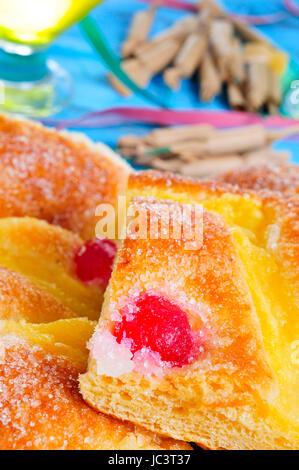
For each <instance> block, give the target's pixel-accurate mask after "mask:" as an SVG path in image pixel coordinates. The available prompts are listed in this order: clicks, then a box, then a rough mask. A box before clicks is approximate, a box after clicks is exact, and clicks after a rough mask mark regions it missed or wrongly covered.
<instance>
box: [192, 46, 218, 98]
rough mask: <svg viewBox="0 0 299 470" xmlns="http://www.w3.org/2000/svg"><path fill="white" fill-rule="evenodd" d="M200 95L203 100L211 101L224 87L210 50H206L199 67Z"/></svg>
mask: <svg viewBox="0 0 299 470" xmlns="http://www.w3.org/2000/svg"><path fill="white" fill-rule="evenodd" d="M198 78H199V84H200V88H199V90H200V91H199V96H200V99H201V100H202V101H211V100H212V99H213V98H215V96H216V95H218V94H219V93H220V91H221V87H222V79H221V76H220V73H219V72H218V69H217V67H216V64H215V62H214V59H213V57H212V56H211V54H210V51H206V53H205V54H204V56H203V59H202V62H201V65H200V69H199V74H198Z"/></svg>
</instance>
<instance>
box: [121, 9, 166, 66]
mask: <svg viewBox="0 0 299 470" xmlns="http://www.w3.org/2000/svg"><path fill="white" fill-rule="evenodd" d="M157 8H158V4H156V5H151V6H150V7H149V8H148V9H147V10H144V11H140V12H138V13H136V14H135V15H134V17H133V21H132V24H131V27H130V30H129V34H128V37H127V39H126V41H125V42H124V43H123V46H122V56H123V57H124V58H127V57H129V56H130V55H133V54H134V52H135V51H136V49H137V47H138V46H140V45H141V44H144V42H145V41H146V39H147V36H148V34H149V32H150V29H151V26H152V23H153V20H154V17H155V12H156V10H157Z"/></svg>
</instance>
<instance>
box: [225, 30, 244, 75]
mask: <svg viewBox="0 0 299 470" xmlns="http://www.w3.org/2000/svg"><path fill="white" fill-rule="evenodd" d="M228 75H229V78H230V80H231V81H234V82H237V83H238V84H240V83H243V82H244V80H245V64H244V56H243V52H242V49H241V43H240V41H239V40H238V39H237V38H233V39H232V41H231V56H230V61H229V63H228Z"/></svg>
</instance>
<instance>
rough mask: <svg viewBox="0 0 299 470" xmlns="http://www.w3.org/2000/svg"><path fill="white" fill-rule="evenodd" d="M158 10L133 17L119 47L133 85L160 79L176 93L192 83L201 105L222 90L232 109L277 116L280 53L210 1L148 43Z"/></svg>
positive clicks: (123, 90)
mask: <svg viewBox="0 0 299 470" xmlns="http://www.w3.org/2000/svg"><path fill="white" fill-rule="evenodd" d="M157 8H158V3H157V4H156V5H151V6H150V7H149V8H148V9H146V10H142V11H140V12H138V13H137V14H136V15H135V16H134V18H133V21H132V24H131V27H130V31H129V34H128V37H127V39H126V40H125V42H124V43H123V45H122V57H123V61H122V66H123V69H124V70H125V71H126V72H127V74H128V75H129V76H130V77H131V78H132V80H134V81H135V82H136V84H138V85H139V86H140V87H142V88H145V87H146V86H147V85H148V84H149V82H150V80H151V79H152V77H153V76H155V75H156V74H159V73H162V74H163V78H164V81H165V83H166V84H167V86H168V87H170V88H171V89H173V90H177V89H179V87H180V84H181V82H182V80H183V79H189V78H192V77H195V78H196V80H197V82H198V89H199V97H200V99H201V100H202V101H211V100H212V99H213V98H214V97H215V96H217V95H218V94H220V92H221V91H222V89H223V87H224V88H225V89H226V92H227V98H228V102H229V104H230V106H231V107H232V108H234V109H241V110H248V111H252V112H254V111H258V110H261V109H262V110H268V111H270V112H271V113H274V112H277V109H278V108H279V106H280V103H281V100H282V96H281V86H280V76H281V74H282V72H283V71H284V68H285V67H286V64H287V56H286V55H285V54H284V53H283V52H281V51H279V50H277V49H275V48H274V47H273V45H271V44H270V43H269V42H267V40H266V39H265V38H264V37H262V36H261V35H259V34H258V33H257V32H256V31H255V30H254V29H252V28H251V27H249V26H247V25H245V24H243V23H241V22H239V21H238V20H235V19H232V18H231V17H230V16H228V15H227V14H226V13H225V12H224V11H223V10H222V9H221V8H220V7H219V6H218V5H217V4H216V3H214V1H213V0H202V1H201V2H199V3H198V13H197V14H192V15H188V16H186V17H184V18H183V19H181V20H180V21H178V22H176V23H175V24H173V25H172V26H171V27H169V28H167V29H166V30H164V31H163V32H162V33H159V34H158V35H156V36H154V37H153V38H151V39H149V33H150V30H151V27H152V24H153V22H154V18H155V14H156V11H157ZM109 80H110V82H111V84H112V85H113V87H114V88H115V89H116V90H117V91H118V92H119V93H121V94H123V95H124V96H127V95H129V94H130V93H131V91H130V90H129V89H128V88H127V87H126V86H125V85H123V84H122V83H121V82H120V81H119V80H118V79H117V78H116V77H115V76H113V75H112V74H110V75H109Z"/></svg>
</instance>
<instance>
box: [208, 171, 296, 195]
mask: <svg viewBox="0 0 299 470" xmlns="http://www.w3.org/2000/svg"><path fill="white" fill-rule="evenodd" d="M217 181H219V182H221V183H229V184H232V185H234V186H238V187H239V188H242V189H251V190H254V191H260V190H264V189H267V190H270V191H282V192H286V193H297V194H299V167H298V165H283V164H272V165H257V166H252V167H246V166H244V168H238V170H234V171H229V172H227V173H224V174H221V175H219V177H218V178H217Z"/></svg>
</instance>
